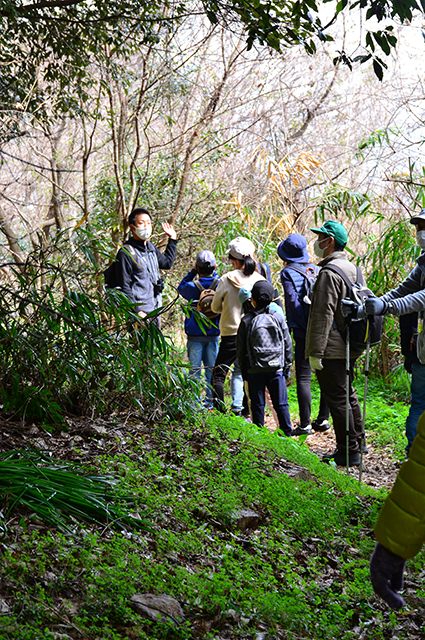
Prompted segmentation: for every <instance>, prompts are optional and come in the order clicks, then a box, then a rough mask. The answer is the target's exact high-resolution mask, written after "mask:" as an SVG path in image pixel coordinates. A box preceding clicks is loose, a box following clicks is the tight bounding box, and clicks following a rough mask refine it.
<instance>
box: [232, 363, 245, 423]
mask: <svg viewBox="0 0 425 640" xmlns="http://www.w3.org/2000/svg"><path fill="white" fill-rule="evenodd" d="M230 391H231V394H232V409H233V410H234V411H242V409H243V396H244V389H243V378H242V371H241V370H240V367H239V364H238V361H237V360H235V364H234V365H233V371H232V377H231V379H230Z"/></svg>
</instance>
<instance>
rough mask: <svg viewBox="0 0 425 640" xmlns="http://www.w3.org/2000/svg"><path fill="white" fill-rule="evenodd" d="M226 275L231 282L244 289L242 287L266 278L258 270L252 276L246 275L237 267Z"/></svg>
mask: <svg viewBox="0 0 425 640" xmlns="http://www.w3.org/2000/svg"><path fill="white" fill-rule="evenodd" d="M226 275H227V278H228V280H229V282H231V283H232V284H233V286H235V287H236V288H237V289H242V287H246V285H247V284H254V283H255V282H258V280H264V278H263V276H262V275H260V274H259V273H257V272H256V271H254V273H252V274H251V275H250V276H246V275H244V273H243V271H241V270H240V269H235V270H234V271H229V273H227V274H226Z"/></svg>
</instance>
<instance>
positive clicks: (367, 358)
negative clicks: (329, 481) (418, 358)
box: [359, 327, 370, 482]
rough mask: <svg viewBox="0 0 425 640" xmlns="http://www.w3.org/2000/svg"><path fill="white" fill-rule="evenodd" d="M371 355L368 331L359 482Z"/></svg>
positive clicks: (360, 471) (360, 468)
mask: <svg viewBox="0 0 425 640" xmlns="http://www.w3.org/2000/svg"><path fill="white" fill-rule="evenodd" d="M368 329H369V327H368ZM369 355H370V332H369V330H368V335H367V341H366V362H365V366H364V395H363V414H362V437H361V440H360V467H359V482H361V481H362V470H363V449H364V442H365V428H366V397H367V381H368V377H369Z"/></svg>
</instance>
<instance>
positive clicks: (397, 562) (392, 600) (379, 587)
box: [370, 542, 406, 609]
mask: <svg viewBox="0 0 425 640" xmlns="http://www.w3.org/2000/svg"><path fill="white" fill-rule="evenodd" d="M405 566H406V560H405V559H404V558H400V556H397V555H396V554H395V553H392V551H388V549H386V548H385V547H383V546H382V544H379V542H378V544H377V545H376V547H375V551H374V552H373V555H372V558H371V560H370V578H371V581H372V587H373V590H374V592H375V593H376V594H377V595H378V596H381V598H382V599H383V600H385V602H386V603H387V604H388V605H389V606H390V607H391V609H401V608H402V607H404V600H403V598H402V597H401V596H400V595H399V594H398V593H396V592H397V591H400V590H401V589H403V572H404V567H405Z"/></svg>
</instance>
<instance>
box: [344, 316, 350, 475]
mask: <svg viewBox="0 0 425 640" xmlns="http://www.w3.org/2000/svg"><path fill="white" fill-rule="evenodd" d="M350 319H351V318H350V317H348V318H347V340H346V344H345V347H346V358H345V365H346V372H345V373H346V381H345V386H346V389H345V402H346V405H345V456H346V461H347V475H348V474H349V473H350V450H349V446H350Z"/></svg>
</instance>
